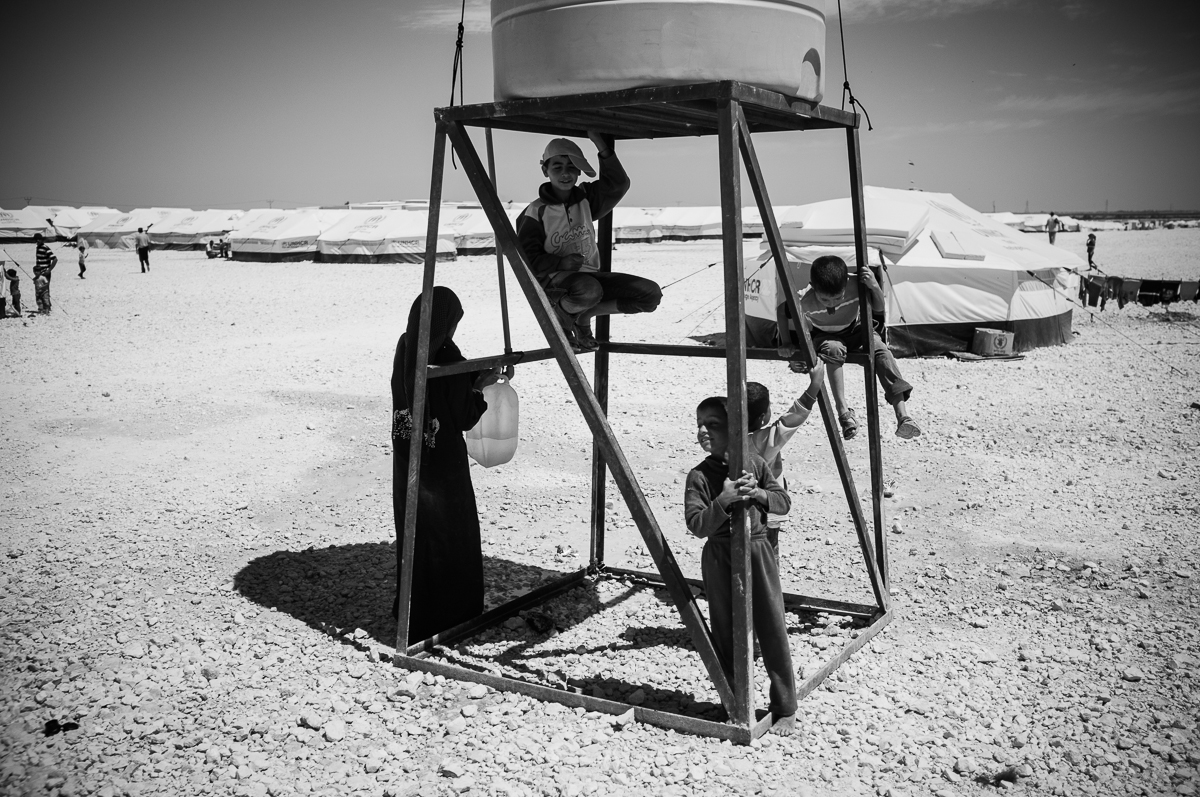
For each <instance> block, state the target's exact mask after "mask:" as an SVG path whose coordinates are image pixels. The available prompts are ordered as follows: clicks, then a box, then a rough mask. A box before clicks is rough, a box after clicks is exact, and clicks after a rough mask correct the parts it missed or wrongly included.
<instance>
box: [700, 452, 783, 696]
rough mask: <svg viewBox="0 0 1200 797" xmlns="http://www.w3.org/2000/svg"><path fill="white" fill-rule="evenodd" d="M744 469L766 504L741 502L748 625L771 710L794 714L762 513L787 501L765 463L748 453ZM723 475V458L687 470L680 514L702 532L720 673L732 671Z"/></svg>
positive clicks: (774, 566) (774, 563) (778, 588)
mask: <svg viewBox="0 0 1200 797" xmlns="http://www.w3.org/2000/svg"><path fill="white" fill-rule="evenodd" d="M746 470H748V471H750V472H751V473H753V474H754V475H755V477H756V478H757V479H758V486H759V487H761V488H762V489H763V490H765V491H766V493H767V506H766V508H763V507H762V506H761V505H759V504H757V503H756V504H753V505H750V506H748V507H747V509H746V511H747V513H748V514H749V517H750V571H751V577H750V580H751V584H750V587H751V593H750V594H751V602H752V609H753V619H754V630H755V632H757V634H758V642H759V647H760V648H761V650H762V658H763V664H764V665H765V666H766V669H767V678H768V680H769V681H770V696H771V706H770V708H771V713H773V714H774V715H775V716H776V717H785V716H789V715H791V714H795V713H796V676H795V673H794V672H793V670H792V653H791V648H789V647H788V638H787V621H786V618H785V617H784V613H783V585H782V584H781V583H780V581H779V562H778V560H777V559H776V557H775V549H774V548H772V547H771V543H770V540H769V539H768V537H767V512H770V513H772V514H776V515H785V514H787V512H788V510H789V509H791V506H792V500H791V498H790V497H789V496H788V494H787V491H786V490H784V489H783V487H781V486H780V485H779V482H777V481H776V480H775V477H774V476H772V475H771V471H770V470H769V469H768V468H767V464H766V462H764V461H763V458H762V457H760V456H758V455H757V454H751V455H750V460H749V461H748V462H747V463H746ZM728 475H729V465H728V463H726V462H725V460H723V459H720V458H718V457H715V456H709V457H708V458H706V459H705V460H704V461H703V462H701V463H700V464H699V465H697V466H696V467H695V468H693V469H692V471H691V472H690V473H688V477H687V486H686V489H685V491H684V498H683V513H684V519H685V520H686V521H687V527H688V531H690V532H692V534H694V535H696V536H697V537H705V538H706V540H707V541H706V542H705V543H704V552H703V554H702V555H701V558H700V562H701V570H702V573H703V576H704V591H705V593H706V594H707V595H708V615H709V624H710V625H711V626H712V632H713V642H714V644H715V646H716V648H717V655H718V656H720V658H721V664H722V666H724V667H725V670H726V672H730V673H731V672H732V671H733V586H732V580H733V579H732V576H731V570H730V567H731V558H730V516H729V514H728V513H727V512H726V511H725V510H724V509H722V508H721V507H720V505H719V504H717V501H716V499H717V496H718V495H719V494H720V492H721V488H722V487H723V486H724V483H725V479H726V478H727V477H728Z"/></svg>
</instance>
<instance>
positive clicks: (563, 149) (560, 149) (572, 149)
mask: <svg viewBox="0 0 1200 797" xmlns="http://www.w3.org/2000/svg"><path fill="white" fill-rule="evenodd" d="M555 155H566V156H567V159H568V160H570V161H571V163H573V164H575V168H576V169H578V170H579V171H581V172H583V173H584V174H586V175H587V176H588V177H595V176H596V170H595V169H593V168H592V164H590V163H588V162H587V158H585V157H584V156H583V150H581V149H580V148H579V145H578V144H576V143H575V142H574V141H571V140H570V139H568V138H554V139H551V140H550V143H549V144H547V145H546V151H545V152H543V153H542V163H545V162H546V161H548V160H550V159H551V158H553V157H554V156H555Z"/></svg>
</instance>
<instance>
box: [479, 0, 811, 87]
mask: <svg viewBox="0 0 1200 797" xmlns="http://www.w3.org/2000/svg"><path fill="white" fill-rule="evenodd" d="M492 65H493V71H494V75H495V97H496V100H498V101H499V100H510V99H517V98H521V97H553V96H558V95H563V94H583V93H589V92H596V91H617V90H621V89H632V88H642V87H647V86H673V85H680V84H684V83H705V82H709V81H716V80H738V81H741V82H743V83H748V84H750V85H753V86H758V87H760V88H764V89H770V90H771V91H777V92H780V93H783V94H788V95H791V96H794V97H801V98H803V99H807V100H812V101H814V102H819V101H820V100H821V97H822V95H823V94H824V92H825V70H824V66H825V4H824V0H492Z"/></svg>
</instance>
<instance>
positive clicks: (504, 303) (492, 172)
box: [483, 127, 512, 354]
mask: <svg viewBox="0 0 1200 797" xmlns="http://www.w3.org/2000/svg"><path fill="white" fill-rule="evenodd" d="M483 136H484V140H485V143H486V144H487V162H488V177H490V178H491V180H492V189H493V190H494V189H495V188H496V156H495V152H494V151H493V147H492V128H490V127H485V128H484V129H483ZM493 240H494V239H493ZM496 274H497V275H498V276H499V278H500V321H501V323H502V324H503V325H504V353H505V354H512V333H511V332H509V328H508V289H507V287H506V286H505V284H504V253H503V252H501V251H500V247H499V246H497V247H496Z"/></svg>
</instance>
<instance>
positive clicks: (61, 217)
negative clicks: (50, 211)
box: [52, 207, 117, 238]
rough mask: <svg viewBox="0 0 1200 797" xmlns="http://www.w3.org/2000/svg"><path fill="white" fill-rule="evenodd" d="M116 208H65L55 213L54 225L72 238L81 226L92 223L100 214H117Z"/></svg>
mask: <svg viewBox="0 0 1200 797" xmlns="http://www.w3.org/2000/svg"><path fill="white" fill-rule="evenodd" d="M116 214H117V210H116V208H104V207H83V208H63V209H62V210H60V211H59V212H58V213H56V214H54V216H53V217H52V218H53V221H54V226H55V227H56V228H58V234H59V235H62V236H65V237H66V238H71V237H73V236H74V235H75V233H77V232H79V230H80V228H81V227H83V226H84V225H85V224H90V223H91V222H92V221H94V220H95V219H97V218H99V217H100V216H110V215H116Z"/></svg>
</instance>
